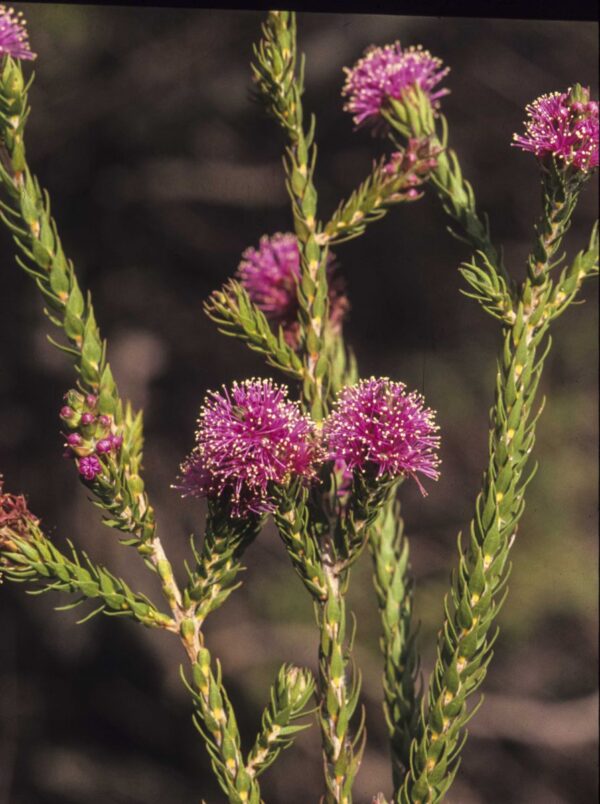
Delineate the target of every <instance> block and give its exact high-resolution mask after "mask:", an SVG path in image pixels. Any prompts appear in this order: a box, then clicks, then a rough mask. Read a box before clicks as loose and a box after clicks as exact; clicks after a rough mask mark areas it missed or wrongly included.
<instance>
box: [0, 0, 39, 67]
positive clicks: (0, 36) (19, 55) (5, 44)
mask: <svg viewBox="0 0 600 804" xmlns="http://www.w3.org/2000/svg"><path fill="white" fill-rule="evenodd" d="M0 56H12V58H13V59H35V53H32V52H31V49H30V47H29V42H28V37H27V31H26V29H25V20H24V19H23V13H22V12H21V11H19V12H17V13H15V11H14V10H13V9H12V8H8V9H7V8H6V6H5V5H0Z"/></svg>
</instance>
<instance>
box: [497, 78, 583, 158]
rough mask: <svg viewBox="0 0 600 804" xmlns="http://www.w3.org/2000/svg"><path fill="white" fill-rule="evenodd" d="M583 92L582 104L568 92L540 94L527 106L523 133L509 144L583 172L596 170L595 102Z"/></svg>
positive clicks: (514, 136) (515, 135)
mask: <svg viewBox="0 0 600 804" xmlns="http://www.w3.org/2000/svg"><path fill="white" fill-rule="evenodd" d="M582 93H583V101H582V100H575V99H574V98H573V95H572V93H571V91H569V92H553V93H551V94H549V95H542V96H541V97H540V98H537V100H534V101H533V103H530V104H528V105H527V106H526V112H527V117H528V120H527V121H526V122H525V134H524V135H518V134H514V135H513V139H514V142H513V143H512V144H513V145H516V146H517V147H519V148H522V149H523V150H524V151H531V152H532V153H534V154H535V155H536V156H537V157H539V158H544V157H546V156H553V157H555V158H556V159H559V160H561V161H562V162H563V164H564V165H565V166H567V167H568V166H571V165H572V166H573V167H574V168H576V169H577V170H580V171H582V172H584V173H585V172H587V171H588V170H591V169H592V168H595V167H597V166H598V103H597V102H596V101H592V100H590V99H589V96H590V93H589V90H585V89H584V90H582Z"/></svg>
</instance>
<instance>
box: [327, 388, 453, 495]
mask: <svg viewBox="0 0 600 804" xmlns="http://www.w3.org/2000/svg"><path fill="white" fill-rule="evenodd" d="M405 389H406V386H405V385H404V383H401V382H392V381H391V380H389V379H387V378H379V379H375V378H374V377H372V378H371V379H369V380H361V381H360V382H359V383H358V384H357V385H353V386H350V387H347V388H344V389H343V390H342V391H341V392H340V394H339V396H338V399H337V401H336V402H335V406H334V410H333V412H332V413H331V414H330V416H329V417H328V418H327V419H326V421H325V424H324V427H323V433H324V437H325V440H326V445H327V452H328V458H329V459H330V460H332V461H337V462H343V463H344V464H345V466H346V467H347V469H348V470H350V471H360V472H365V471H372V472H374V473H375V475H376V477H378V478H379V477H383V476H386V477H387V478H392V477H401V476H408V475H410V476H412V477H414V478H415V479H417V478H416V474H417V473H418V472H419V473H421V474H424V475H425V476H426V477H430V478H432V479H433V480H437V479H438V477H439V471H438V466H439V463H440V461H439V458H438V456H437V450H438V449H439V445H440V439H439V436H438V435H437V434H436V433H437V431H438V429H439V428H438V426H437V425H436V424H435V414H434V412H433V411H432V410H430V409H429V408H426V407H425V406H424V399H423V397H422V396H421V395H420V394H419V393H417V392H416V391H412V392H411V393H406V390H405ZM417 482H418V480H417ZM419 486H420V488H421V490H422V491H423V489H422V487H421V485H420V483H419Z"/></svg>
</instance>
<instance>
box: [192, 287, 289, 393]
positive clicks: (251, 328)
mask: <svg viewBox="0 0 600 804" xmlns="http://www.w3.org/2000/svg"><path fill="white" fill-rule="evenodd" d="M204 310H205V312H206V314H207V315H208V317H209V318H210V319H211V321H214V322H215V324H217V326H218V328H219V332H221V333H222V334H223V335H229V336H231V337H234V338H239V339H240V340H242V341H243V342H244V343H246V344H247V345H248V346H249V347H250V349H252V350H253V351H255V352H259V353H260V354H262V355H263V356H264V358H265V360H266V362H267V363H268V364H269V365H270V366H273V367H274V368H277V369H279V370H280V371H282V372H283V373H284V374H287V375H288V376H289V377H293V378H294V379H295V380H301V379H302V377H303V367H302V361H301V360H300V358H299V357H298V355H297V354H296V353H295V352H294V350H293V349H292V348H291V347H290V346H289V345H288V344H287V343H286V341H285V337H284V334H283V330H282V329H281V327H280V328H279V332H278V334H277V335H275V334H274V333H273V330H272V329H271V325H270V324H269V322H268V320H267V318H266V316H265V314H264V313H263V312H262V310H260V309H259V308H258V307H257V306H256V305H255V304H254V303H253V302H252V301H251V299H250V297H249V295H248V292H247V291H246V290H245V288H244V287H242V285H240V283H239V282H237V281H236V280H235V279H231V280H229V282H228V283H227V284H226V285H225V286H224V288H223V290H221V291H214V292H213V293H211V295H210V297H209V298H208V300H207V301H206V302H205V304H204Z"/></svg>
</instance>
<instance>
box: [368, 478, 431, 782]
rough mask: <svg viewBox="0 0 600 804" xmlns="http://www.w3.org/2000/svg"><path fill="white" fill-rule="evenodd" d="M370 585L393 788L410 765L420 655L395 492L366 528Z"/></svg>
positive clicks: (418, 695) (405, 539) (406, 543)
mask: <svg viewBox="0 0 600 804" xmlns="http://www.w3.org/2000/svg"><path fill="white" fill-rule="evenodd" d="M368 544H369V550H370V553H371V557H372V559H373V584H374V587H375V592H376V594H377V603H378V607H379V615H380V617H381V625H382V637H381V640H380V647H381V652H382V653H383V659H384V670H383V692H384V704H383V711H384V715H385V720H386V723H387V727H388V732H389V737H390V749H391V755H392V774H393V779H394V786H395V787H396V788H397V787H399V786H400V784H401V781H402V779H403V777H404V773H405V772H406V770H408V768H409V767H410V745H411V742H412V740H413V738H414V737H415V736H416V734H417V732H418V730H417V724H418V716H419V708H420V701H421V693H420V691H419V690H417V675H418V671H419V656H418V653H417V650H416V645H415V637H416V633H415V631H413V627H412V609H413V581H412V578H411V576H410V564H409V543H408V539H407V538H406V536H405V535H404V523H403V521H402V517H401V516H400V504H399V502H398V501H397V499H396V498H395V491H394V493H393V494H392V495H391V496H390V499H389V500H388V501H387V503H386V505H385V507H384V508H382V510H381V512H380V514H379V516H378V517H377V520H376V521H375V523H374V525H373V526H372V527H371V529H370V532H369V542H368Z"/></svg>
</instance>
